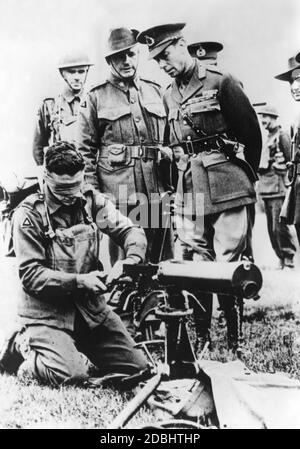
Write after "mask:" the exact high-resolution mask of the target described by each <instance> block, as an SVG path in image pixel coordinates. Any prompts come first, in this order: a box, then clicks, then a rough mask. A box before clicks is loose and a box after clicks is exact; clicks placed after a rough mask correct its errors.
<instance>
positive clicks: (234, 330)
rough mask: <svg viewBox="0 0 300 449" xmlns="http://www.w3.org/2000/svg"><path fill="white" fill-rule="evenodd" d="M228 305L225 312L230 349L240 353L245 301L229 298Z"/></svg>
mask: <svg viewBox="0 0 300 449" xmlns="http://www.w3.org/2000/svg"><path fill="white" fill-rule="evenodd" d="M225 300H226V299H225ZM227 303H228V304H226V306H225V307H224V312H225V318H226V322H227V340H228V348H229V349H231V350H232V351H233V352H238V350H239V349H240V348H241V345H242V343H243V299H242V298H234V297H227Z"/></svg>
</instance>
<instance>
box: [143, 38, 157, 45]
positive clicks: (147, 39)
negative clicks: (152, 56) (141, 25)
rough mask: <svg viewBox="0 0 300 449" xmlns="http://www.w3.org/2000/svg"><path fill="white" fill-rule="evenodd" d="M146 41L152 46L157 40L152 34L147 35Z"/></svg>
mask: <svg viewBox="0 0 300 449" xmlns="http://www.w3.org/2000/svg"><path fill="white" fill-rule="evenodd" d="M145 41H146V44H147V45H148V46H149V47H152V45H154V44H155V40H154V39H153V37H151V36H145Z"/></svg>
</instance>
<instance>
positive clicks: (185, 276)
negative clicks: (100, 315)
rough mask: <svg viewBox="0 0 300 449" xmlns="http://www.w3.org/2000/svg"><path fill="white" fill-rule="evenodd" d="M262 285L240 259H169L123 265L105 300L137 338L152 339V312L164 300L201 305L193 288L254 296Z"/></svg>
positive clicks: (154, 321)
mask: <svg viewBox="0 0 300 449" xmlns="http://www.w3.org/2000/svg"><path fill="white" fill-rule="evenodd" d="M261 285H262V276H261V273H260V270H259V269H258V268H257V267H256V266H255V265H254V264H252V263H250V262H248V261H244V262H229V263H228V262H224V263H222V262H190V261H181V260H180V261H179V260H169V261H164V262H160V263H159V264H155V265H151V264H149V265H142V264H140V265H125V266H124V276H123V277H122V278H121V279H120V280H119V281H118V282H117V283H116V284H115V286H114V288H113V290H112V291H111V294H110V298H109V300H108V303H109V304H110V305H111V306H113V307H114V309H115V311H116V312H117V313H118V314H119V315H120V316H121V317H122V316H130V315H131V317H132V318H133V319H132V324H133V327H134V329H133V334H134V335H135V336H136V337H137V339H138V340H153V339H154V337H155V332H156V331H157V329H158V327H159V323H160V322H161V319H160V316H159V315H158V314H157V313H156V308H157V307H158V306H159V304H166V301H168V303H169V304H170V305H171V306H172V307H175V308H177V309H178V308H180V307H181V306H183V304H185V303H187V302H190V304H191V306H192V307H193V308H194V309H195V308H200V309H201V308H202V306H201V304H200V303H199V301H198V299H197V298H196V297H195V296H194V295H193V292H195V291H202V292H206V293H208V292H209V293H221V294H225V295H226V294H228V295H234V296H236V297H237V298H245V299H250V298H254V299H257V293H258V291H259V290H260V288H261Z"/></svg>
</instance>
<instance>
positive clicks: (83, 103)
mask: <svg viewBox="0 0 300 449" xmlns="http://www.w3.org/2000/svg"><path fill="white" fill-rule="evenodd" d="M80 107H81V108H86V101H85V100H84V101H83V102H82V103H80Z"/></svg>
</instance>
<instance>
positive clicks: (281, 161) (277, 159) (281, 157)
mask: <svg viewBox="0 0 300 449" xmlns="http://www.w3.org/2000/svg"><path fill="white" fill-rule="evenodd" d="M275 163H276V164H284V163H285V158H284V155H283V152H282V151H278V152H277V153H275Z"/></svg>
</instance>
